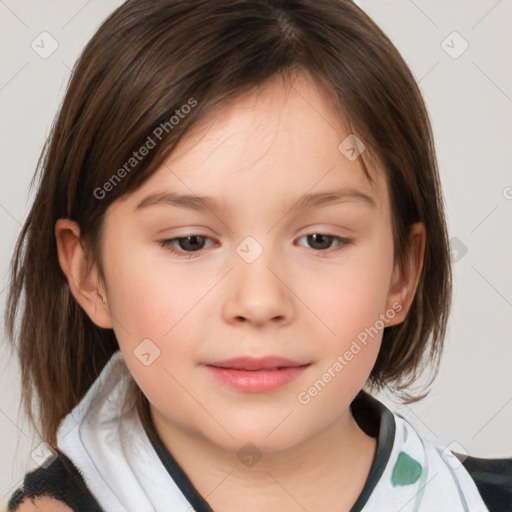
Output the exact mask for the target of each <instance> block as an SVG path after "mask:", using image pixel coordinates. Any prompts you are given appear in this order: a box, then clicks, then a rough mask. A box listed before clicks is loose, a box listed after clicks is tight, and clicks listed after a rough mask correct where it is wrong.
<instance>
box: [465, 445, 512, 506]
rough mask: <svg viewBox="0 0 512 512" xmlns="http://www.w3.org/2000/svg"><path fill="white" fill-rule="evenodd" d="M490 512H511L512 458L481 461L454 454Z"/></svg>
mask: <svg viewBox="0 0 512 512" xmlns="http://www.w3.org/2000/svg"><path fill="white" fill-rule="evenodd" d="M455 455H456V456H457V457H458V458H459V459H460V461H461V462H462V465H463V466H464V467H465V468H466V471H467V472H468V473H469V475H470V476H471V478H472V479H473V481H474V482H475V485H476V487H477V489H478V491H479V492H480V495H481V496H482V499H483V500H484V501H485V504H486V505H487V508H488V509H489V511H490V512H495V511H496V512H507V511H509V512H510V511H512V457H510V458H506V459H481V458H477V457H465V458H464V456H463V455H461V454H458V453H455Z"/></svg>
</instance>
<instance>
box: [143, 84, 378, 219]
mask: <svg viewBox="0 0 512 512" xmlns="http://www.w3.org/2000/svg"><path fill="white" fill-rule="evenodd" d="M199 101H200V100H199ZM352 140H353V134H351V133H350V132H349V131H348V130H347V128H346V127H345V126H344V124H343V122H342V120H341V118H340V115H339V113H338V112H337V111H336V110H335V109H334V107H333V105H332V102H331V100H330V98H328V97H327V95H326V91H325V90H324V89H323V88H322V87H321V86H319V84H318V83H317V82H315V81H313V80H312V79H311V78H310V77H308V76H304V75H297V76H296V77H295V78H294V80H293V81H292V82H288V83H283V81H282V80H281V79H276V80H273V81H272V82H269V83H266V84H264V86H262V87H261V88H258V89H254V90H251V91H249V92H248V93H245V94H243V95H241V96H239V97H237V98H236V99H234V100H232V101H230V102H229V103H224V104H222V105H220V106H219V107H217V108H216V109H215V110H213V111H211V112H210V113H209V115H207V117H206V118H205V119H204V120H202V121H201V122H200V123H198V124H197V125H196V126H195V127H193V128H192V129H191V130H190V131H189V132H188V133H187V134H186V135H185V136H184V137H183V139H182V140H181V141H180V143H179V144H178V146H177V147H176V148H175V149H174V151H173V152H172V153H171V155H170V156H169V157H168V158H167V160H166V161H165V162H164V164H163V165H162V166H161V168H160V169H158V170H157V171H156V173H155V174H154V175H153V176H151V177H150V178H149V179H148V180H147V181H146V182H145V183H144V184H143V186H142V187H141V189H140V190H138V191H137V194H136V196H137V199H138V200H139V201H140V198H141V196H142V195H144V194H147V193H148V192H150V191H151V192H158V191H162V190H163V189H165V188H167V189H169V188H171V189H172V190H174V191H177V192H179V193H181V194H185V193H186V194H188V195H198V196H204V195H208V196H213V197H214V198H215V199H218V202H219V204H224V203H225V202H226V201H227V200H228V199H227V198H228V197H229V196H231V198H233V197H236V198H237V199H238V200H242V201H243V200H246V201H251V200H252V201H254V200H255V199H258V198H257V197H256V198H255V197H254V195H255V194H256V195H258V194H259V196H260V197H259V198H260V199H262V194H263V197H265V198H266V200H267V201H269V200H270V198H271V197H277V196H282V197H283V198H287V197H299V196H303V195H305V194H306V193H308V192H309V193H315V192H322V191H325V190H332V189H338V190H339V189H340V188H341V187H343V188H350V189H353V190H359V191H360V192H361V193H362V194H365V195H367V196H370V197H372V198H373V199H374V202H375V203H376V206H377V208H379V209H386V207H387V190H386V188H387V187H386V186H385V181H384V178H383V175H382V174H383V173H382V171H380V170H371V171H370V172H372V177H373V179H374V181H375V184H372V183H371V182H370V181H369V180H368V179H367V177H366V176H365V174H364V172H363V168H362V162H361V158H362V156H364V154H363V155H362V156H360V157H359V158H353V153H352V154H351V153H350V152H347V147H348V148H349V149H350V142H351V141H352ZM359 149H361V148H359ZM349 157H352V158H349Z"/></svg>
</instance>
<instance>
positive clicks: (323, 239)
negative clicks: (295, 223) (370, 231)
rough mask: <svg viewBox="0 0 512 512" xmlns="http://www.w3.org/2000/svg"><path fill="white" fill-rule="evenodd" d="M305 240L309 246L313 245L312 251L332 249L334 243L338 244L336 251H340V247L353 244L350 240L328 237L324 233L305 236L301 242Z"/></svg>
mask: <svg viewBox="0 0 512 512" xmlns="http://www.w3.org/2000/svg"><path fill="white" fill-rule="evenodd" d="M303 238H305V239H306V240H307V242H308V244H310V245H311V244H312V245H313V247H312V249H318V250H319V251H325V250H327V249H331V246H332V243H333V242H334V241H337V242H338V247H336V248H335V249H339V248H340V247H343V246H345V245H348V244H349V243H350V242H351V240H349V239H348V238H341V237H339V236H334V235H326V234H324V233H313V234H311V235H305V236H303V237H301V238H299V240H302V239H303ZM315 246H316V247H315Z"/></svg>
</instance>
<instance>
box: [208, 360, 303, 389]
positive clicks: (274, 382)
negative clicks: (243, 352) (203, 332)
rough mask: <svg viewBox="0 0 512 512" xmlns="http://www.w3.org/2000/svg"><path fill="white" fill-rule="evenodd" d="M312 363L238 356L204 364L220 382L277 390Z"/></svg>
mask: <svg viewBox="0 0 512 512" xmlns="http://www.w3.org/2000/svg"><path fill="white" fill-rule="evenodd" d="M310 364H311V363H302V362H299V361H292V360H290V359H285V358H282V357H275V356H267V357H260V358H255V357H238V358H235V359H228V360H225V361H216V362H212V363H206V364H205V366H206V368H207V369H208V370H209V372H210V374H211V375H213V376H214V377H215V379H216V380H217V381H220V382H221V383H222V384H223V385H225V386H227V387H229V388H231V389H235V390H237V391H244V392H250V393H264V392H269V391H273V390H275V389H278V388H280V387H282V386H284V385H286V384H288V383H289V382H291V381H293V380H295V379H296V378H298V377H299V376H300V375H302V373H303V372H304V370H305V369H306V368H307V367H309V366H310Z"/></svg>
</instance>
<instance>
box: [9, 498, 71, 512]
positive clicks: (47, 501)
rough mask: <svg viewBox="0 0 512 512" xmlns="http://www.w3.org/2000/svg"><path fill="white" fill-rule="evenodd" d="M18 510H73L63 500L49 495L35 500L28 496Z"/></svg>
mask: <svg viewBox="0 0 512 512" xmlns="http://www.w3.org/2000/svg"><path fill="white" fill-rule="evenodd" d="M16 510H17V512H45V511H46V512H73V511H72V510H71V509H70V508H69V507H68V506H67V505H66V504H65V503H63V502H62V501H59V500H56V499H53V498H49V497H47V496H43V497H39V498H35V499H34V500H31V499H29V498H27V499H25V501H23V503H22V504H21V505H19V507H18V508H17V509H16Z"/></svg>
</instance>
